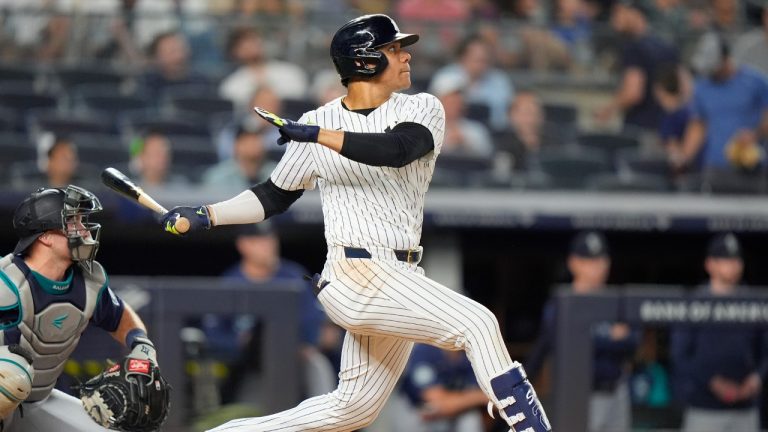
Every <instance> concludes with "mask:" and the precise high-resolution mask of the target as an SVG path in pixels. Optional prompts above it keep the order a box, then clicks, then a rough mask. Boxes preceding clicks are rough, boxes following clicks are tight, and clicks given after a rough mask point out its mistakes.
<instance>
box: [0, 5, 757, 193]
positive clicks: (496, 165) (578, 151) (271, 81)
mask: <svg viewBox="0 0 768 432" xmlns="http://www.w3.org/2000/svg"><path fill="white" fill-rule="evenodd" d="M367 12H385V13H389V14H391V15H392V16H394V17H396V18H397V19H398V21H399V22H401V23H402V24H401V25H402V26H403V27H407V28H408V29H409V31H413V32H418V33H421V34H422V39H423V43H420V44H419V45H416V46H414V48H413V49H414V50H415V54H417V55H416V57H415V58H416V59H418V61H414V63H413V70H414V73H413V87H412V89H411V91H413V92H418V91H428V92H431V93H434V94H435V95H437V96H438V97H440V99H441V101H442V102H443V104H444V106H445V108H446V114H447V117H448V129H447V131H446V142H445V147H444V149H443V153H442V155H441V163H439V164H438V166H437V169H436V175H435V183H434V184H435V186H438V187H439V186H447V187H493V188H502V189H503V188H510V189H535V190H540V189H553V188H554V189H589V190H620V191H621V190H632V191H655V192H664V191H686V192H703V193H761V192H764V191H765V189H766V185H765V183H766V181H765V166H766V161H765V142H766V139H765V138H766V136H768V120H766V119H768V117H766V115H765V114H766V108H767V107H768V82H767V81H766V73H768V58H766V54H765V53H766V52H768V50H766V45H767V44H768V7H766V6H765V5H763V4H762V3H760V2H757V1H754V0H750V1H737V0H707V1H704V0H701V1H693V0H688V1H686V0H553V1H544V0H510V1H493V0H474V1H462V0H449V1H434V0H399V1H397V0H311V1H309V0H308V1H298V0H293V1H267V0H239V1H237V0H220V1H207V2H206V1H199V0H179V1H171V0H167V1H152V2H150V1H141V0H138V1H129V0H125V1H118V0H98V1H89V2H87V6H86V3H85V2H77V1H70V0H60V1H43V0H38V1H14V0H5V1H2V2H0V19H1V20H2V23H3V25H2V29H3V30H2V33H0V113H1V114H2V115H1V116H0V149H1V151H2V154H3V155H4V156H3V158H2V160H1V162H0V168H2V170H1V171H2V172H0V182H2V183H3V184H6V185H11V186H17V187H21V188H28V187H29V186H30V185H33V186H34V185H42V184H43V183H44V182H47V184H50V185H56V184H65V183H67V182H68V181H71V180H72V179H74V178H76V179H78V180H79V181H81V182H82V181H85V182H86V183H87V182H88V181H89V180H90V179H93V178H97V176H95V175H94V173H95V172H97V171H98V170H99V169H100V168H101V167H103V166H105V165H113V166H117V167H119V168H123V169H125V170H127V171H129V172H130V173H131V175H132V176H134V178H135V179H137V180H138V181H140V182H141V183H142V184H143V185H144V186H147V187H173V186H175V185H179V184H185V183H193V184H199V185H204V186H210V187H212V188H227V189H232V190H234V189H239V188H241V187H242V184H244V183H250V182H252V181H254V180H258V179H262V178H264V177H265V176H266V175H268V174H269V169H270V166H271V165H272V162H274V161H275V160H277V159H278V158H279V156H280V154H281V151H282V150H283V149H282V148H281V147H278V146H276V145H275V131H274V130H272V129H270V128H265V127H264V124H263V123H262V122H259V121H257V120H256V119H255V118H254V116H253V115H252V113H251V111H250V109H251V107H252V106H253V105H260V106H262V107H264V108H267V109H269V110H271V111H273V112H277V113H281V114H283V115H284V116H286V117H289V118H298V117H299V116H300V115H301V114H302V113H303V112H304V111H306V110H309V109H311V108H312V107H314V106H317V105H319V104H323V103H325V102H327V101H329V100H332V99H333V98H335V97H337V96H339V95H340V94H342V90H343V89H342V88H341V85H340V83H339V82H338V79H337V77H336V75H335V72H334V70H333V67H332V65H331V62H330V61H329V60H328V58H327V55H326V52H327V43H328V40H327V39H328V37H329V31H328V28H332V27H333V25H335V23H336V21H338V19H337V18H336V17H337V16H338V15H339V14H341V15H348V16H353V15H356V14H360V13H367ZM299 27H300V28H301V29H302V31H301V32H297V31H295V30H296V29H297V28H299ZM241 140H246V141H248V144H246V145H239V144H238V142H239V141H241ZM63 144H66V145H63Z"/></svg>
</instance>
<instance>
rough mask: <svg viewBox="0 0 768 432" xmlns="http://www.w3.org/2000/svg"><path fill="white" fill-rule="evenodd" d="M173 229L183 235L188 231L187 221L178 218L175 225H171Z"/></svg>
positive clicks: (183, 218)
mask: <svg viewBox="0 0 768 432" xmlns="http://www.w3.org/2000/svg"><path fill="white" fill-rule="evenodd" d="M173 227H174V228H176V231H178V232H179V233H181V234H184V233H185V232H187V231H189V219H187V218H185V217H180V218H178V219H176V223H174V224H173Z"/></svg>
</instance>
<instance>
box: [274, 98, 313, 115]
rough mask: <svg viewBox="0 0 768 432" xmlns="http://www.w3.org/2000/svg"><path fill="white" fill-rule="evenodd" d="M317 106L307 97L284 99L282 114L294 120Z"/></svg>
mask: <svg viewBox="0 0 768 432" xmlns="http://www.w3.org/2000/svg"><path fill="white" fill-rule="evenodd" d="M315 108H317V106H316V105H315V103H314V102H312V101H311V100H307V99H292V98H286V99H283V112H282V113H280V115H282V116H284V117H285V118H289V119H292V120H298V119H299V118H300V117H301V115H302V114H304V113H305V112H307V111H311V110H313V109H315Z"/></svg>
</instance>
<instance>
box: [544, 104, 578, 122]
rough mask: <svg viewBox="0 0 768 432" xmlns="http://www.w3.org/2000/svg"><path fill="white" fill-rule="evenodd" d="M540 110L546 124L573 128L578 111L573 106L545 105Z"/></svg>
mask: <svg viewBox="0 0 768 432" xmlns="http://www.w3.org/2000/svg"><path fill="white" fill-rule="evenodd" d="M542 108H544V118H545V119H546V120H547V122H548V123H553V124H557V125H569V126H575V125H576V123H577V121H578V117H579V111H578V109H577V108H576V107H575V106H573V105H563V104H551V103H545V104H544V105H543V107H542Z"/></svg>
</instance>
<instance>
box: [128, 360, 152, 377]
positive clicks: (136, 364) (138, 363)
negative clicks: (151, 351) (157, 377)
mask: <svg viewBox="0 0 768 432" xmlns="http://www.w3.org/2000/svg"><path fill="white" fill-rule="evenodd" d="M128 372H134V373H145V374H148V373H149V360H140V359H130V360H129V361H128Z"/></svg>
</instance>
